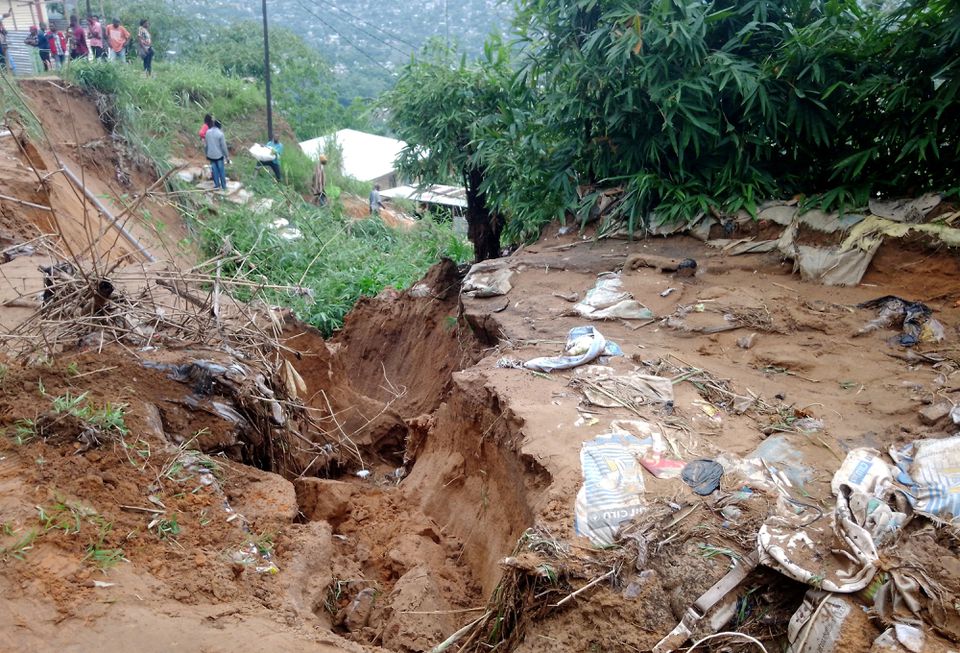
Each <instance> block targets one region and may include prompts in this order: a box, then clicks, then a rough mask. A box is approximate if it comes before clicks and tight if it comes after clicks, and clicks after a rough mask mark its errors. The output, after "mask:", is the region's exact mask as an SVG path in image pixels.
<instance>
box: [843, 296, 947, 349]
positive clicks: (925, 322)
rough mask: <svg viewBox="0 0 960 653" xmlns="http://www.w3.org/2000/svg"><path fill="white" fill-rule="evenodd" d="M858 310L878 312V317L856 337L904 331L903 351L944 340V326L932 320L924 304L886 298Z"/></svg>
mask: <svg viewBox="0 0 960 653" xmlns="http://www.w3.org/2000/svg"><path fill="white" fill-rule="evenodd" d="M857 308H872V309H879V314H878V315H877V317H876V318H875V319H873V320H870V321H869V322H867V324H865V325H864V326H863V327H861V328H860V330H859V331H857V333H856V334H854V335H858V336H859V335H863V334H866V333H871V332H872V331H877V330H879V329H902V333H901V334H900V338H899V343H900V344H901V345H903V346H904V347H912V346H913V345H915V344H917V343H918V342H941V341H942V340H943V339H944V337H945V333H944V329H943V325H942V324H940V323H939V322H937V321H936V320H934V319H933V318H931V314H932V313H933V311H932V310H930V307H929V306H927V305H926V304H923V303H921V302H911V301H908V300H906V299H901V298H900V297H895V296H894V295H885V296H883V297H878V298H877V299H871V300H870V301H868V302H863V303H862V304H857ZM931 322H932V323H933V324H931Z"/></svg>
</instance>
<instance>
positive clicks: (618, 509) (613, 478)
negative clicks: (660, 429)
mask: <svg viewBox="0 0 960 653" xmlns="http://www.w3.org/2000/svg"><path fill="white" fill-rule="evenodd" d="M643 450H644V445H643V443H642V442H641V441H640V440H639V439H637V438H635V437H633V436H632V435H626V434H624V433H607V434H604V435H598V436H597V437H595V438H594V439H593V440H588V441H587V442H584V443H583V445H582V446H581V447H580V468H581V471H582V473H583V486H582V487H581V488H580V491H579V492H577V500H576V506H575V515H576V517H575V523H574V527H575V529H576V532H577V534H578V535H581V536H583V537H587V538H589V539H590V541H591V542H592V543H593V544H594V545H596V546H610V545H612V544H613V543H614V542H615V541H616V535H617V531H618V530H619V528H620V524H622V523H623V522H625V521H628V520H630V519H633V518H634V517H636V516H638V515H640V514H641V513H642V512H643V510H644V507H645V504H644V501H643V493H644V484H643V473H642V468H641V466H640V464H639V463H638V457H639V456H641V455H642V454H643Z"/></svg>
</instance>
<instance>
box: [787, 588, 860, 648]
mask: <svg viewBox="0 0 960 653" xmlns="http://www.w3.org/2000/svg"><path fill="white" fill-rule="evenodd" d="M866 622H867V617H866V615H864V614H863V611H862V610H860V608H859V607H858V606H857V604H856V603H854V602H853V600H852V599H850V597H847V596H842V595H839V594H829V593H827V592H822V591H819V590H809V591H807V593H806V594H805V595H804V597H803V603H802V604H801V605H800V607H799V608H798V609H797V611H796V612H794V613H793V616H792V617H791V618H790V625H789V626H788V627H787V640H788V641H789V642H790V646H789V647H788V648H787V652H788V653H841V652H842V651H844V650H845V649H844V643H843V640H844V639H845V636H847V635H848V633H850V632H851V630H852V629H856V630H857V631H862V629H863V626H865V625H866Z"/></svg>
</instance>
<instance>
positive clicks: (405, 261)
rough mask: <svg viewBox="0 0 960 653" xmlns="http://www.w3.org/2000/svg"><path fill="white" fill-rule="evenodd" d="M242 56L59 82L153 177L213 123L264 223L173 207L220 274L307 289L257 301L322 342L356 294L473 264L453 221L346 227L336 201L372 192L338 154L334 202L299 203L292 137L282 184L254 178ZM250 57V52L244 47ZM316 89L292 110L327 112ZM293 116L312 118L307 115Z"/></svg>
mask: <svg viewBox="0 0 960 653" xmlns="http://www.w3.org/2000/svg"><path fill="white" fill-rule="evenodd" d="M234 36H237V38H240V37H243V38H252V36H253V33H252V30H247V29H244V30H237V31H236V32H235V34H234ZM280 40H281V41H282V40H283V39H280ZM198 47H200V49H202V48H203V47H205V46H198ZM245 47H246V46H245ZM288 47H290V46H288ZM243 49H244V48H242V47H239V46H237V47H231V48H230V52H229V53H226V54H221V55H219V56H221V57H222V59H217V60H216V61H217V62H218V64H217V67H219V68H220V69H221V70H218V69H217V67H214V68H213V69H211V68H210V67H209V66H208V67H206V68H204V67H200V66H198V65H195V64H191V63H169V62H168V63H159V64H157V66H156V67H155V71H154V72H155V74H154V76H153V77H145V76H144V75H142V74H141V73H139V72H138V71H137V70H136V69H135V68H134V67H133V66H127V67H124V66H117V65H113V64H109V63H104V62H92V63H88V62H78V63H76V64H74V65H73V66H72V67H71V68H70V69H69V71H68V72H67V76H68V78H69V79H70V80H71V81H73V82H74V83H76V84H78V85H80V86H82V87H84V88H86V89H88V90H90V91H93V92H95V93H98V94H99V97H100V102H101V104H102V105H103V107H104V108H105V109H106V117H107V121H108V122H110V123H112V125H111V126H114V127H115V128H116V130H117V132H118V133H119V134H120V135H122V136H123V137H124V138H125V140H126V141H127V143H128V144H129V146H130V147H131V148H132V150H133V151H134V152H136V153H139V154H141V155H143V156H144V157H146V158H147V160H149V161H152V162H153V163H154V164H155V165H156V167H157V168H158V169H160V170H161V171H163V170H166V169H168V168H169V164H168V163H167V160H168V159H169V157H170V156H171V154H174V155H175V154H178V153H180V152H181V151H182V148H184V147H187V148H190V147H193V143H198V139H197V137H196V129H197V128H199V124H200V119H201V117H202V116H203V114H204V113H207V112H210V113H212V114H214V115H216V116H218V118H219V119H221V120H222V121H223V122H224V127H225V131H226V134H227V138H228V141H229V142H230V143H231V145H232V150H233V152H232V155H233V159H234V161H233V163H232V165H230V166H228V169H227V174H228V176H229V177H230V178H232V179H239V180H240V181H242V182H243V184H244V186H245V187H246V188H247V189H248V190H250V191H252V192H253V193H254V194H255V195H256V196H257V198H258V199H270V200H272V201H273V205H272V207H271V208H270V210H269V212H268V214H267V213H263V214H258V213H257V212H256V211H255V210H254V208H253V207H252V206H251V207H242V206H238V205H235V204H233V203H231V202H228V201H213V200H212V199H211V198H209V197H207V196H203V195H197V194H196V193H193V192H190V193H187V192H184V193H182V194H180V195H179V196H178V198H179V204H180V208H181V209H182V212H183V213H184V215H186V216H187V217H188V224H189V226H190V227H191V228H192V229H193V231H194V234H195V237H196V239H197V241H198V243H199V245H200V248H201V250H202V251H203V253H204V254H206V255H210V256H216V255H218V254H222V253H223V252H224V247H225V246H227V245H229V248H228V250H227V251H231V248H232V253H233V254H234V256H233V257H232V258H231V260H232V261H233V262H232V263H229V264H228V265H227V266H226V268H225V270H224V272H225V273H228V274H230V273H233V274H243V275H245V276H246V278H248V279H249V280H253V281H256V282H258V283H263V284H264V285H266V286H296V287H301V288H303V292H302V293H298V294H296V295H295V296H293V297H290V296H288V295H286V294H284V293H283V292H281V291H277V290H269V289H267V290H265V291H264V294H266V296H267V298H268V300H270V301H276V302H277V303H282V304H286V305H291V306H292V307H293V308H294V309H295V311H296V312H297V314H298V316H299V317H301V318H302V319H304V320H305V321H307V322H308V323H310V324H313V325H314V326H316V327H318V328H319V329H321V330H322V331H323V332H325V333H330V332H331V331H333V330H334V329H336V328H338V327H339V326H340V325H341V323H342V320H343V316H344V315H345V314H346V313H347V312H348V311H349V310H350V309H351V308H352V306H353V304H354V303H355V302H356V300H357V299H358V298H359V297H361V296H365V295H376V294H377V293H379V292H380V291H381V290H383V288H385V287H388V286H394V287H397V288H404V287H406V286H408V285H410V284H411V283H412V282H414V281H415V280H416V279H418V278H420V277H421V276H422V275H423V273H424V272H425V271H426V270H427V268H428V267H429V266H430V265H432V264H433V263H435V262H437V261H438V260H439V259H440V257H443V256H449V257H451V258H453V259H455V260H457V261H458V262H462V261H466V260H468V259H469V258H470V257H471V250H470V247H469V245H467V244H466V243H464V242H463V241H462V240H461V239H460V238H459V237H457V236H456V235H454V233H453V231H452V227H451V225H449V224H440V223H437V222H434V221H433V220H431V219H429V218H425V219H424V220H422V221H420V223H419V224H418V225H416V227H415V228H412V229H410V230H408V231H398V230H394V229H391V228H389V227H386V226H385V225H384V224H383V223H381V222H380V221H379V220H364V221H360V222H353V221H352V220H350V219H349V218H347V217H346V216H345V215H344V213H343V208H342V206H341V204H340V202H339V199H340V195H341V192H344V191H352V192H354V193H356V194H359V195H361V197H363V198H364V199H365V196H366V194H367V193H368V192H369V190H370V188H369V185H367V184H359V183H357V182H355V181H352V180H348V179H344V178H343V177H342V176H341V174H340V172H339V170H338V161H339V152H337V151H336V150H335V149H331V151H330V153H329V159H330V161H329V163H328V166H327V170H328V185H327V188H328V199H329V200H330V205H329V206H327V207H324V208H319V207H316V206H314V205H313V204H311V203H309V202H307V201H305V199H304V195H306V196H308V197H309V196H310V195H309V193H310V188H309V187H310V182H311V179H312V176H313V171H314V164H313V162H312V161H310V160H309V159H308V158H307V157H306V155H304V154H303V152H302V151H301V150H300V148H299V147H297V145H296V143H295V142H293V141H292V139H290V138H289V137H288V138H286V139H284V140H285V144H286V147H285V149H284V154H283V158H282V170H283V180H282V183H280V184H278V183H277V182H276V181H275V180H274V178H273V176H272V175H271V174H269V173H268V172H266V171H264V170H263V169H257V168H256V164H255V161H254V160H253V159H252V158H251V157H250V156H247V155H246V154H245V153H244V152H242V151H241V148H242V147H243V146H244V145H245V144H247V143H249V142H251V141H254V140H257V141H261V142H262V141H263V140H264V139H263V136H264V129H263V128H264V124H265V121H264V116H263V110H264V108H265V99H264V96H263V93H262V90H261V89H260V87H259V86H258V85H257V84H255V83H249V82H245V81H243V79H241V78H240V77H239V76H240V75H253V76H256V74H257V68H256V66H257V65H258V64H257V62H256V61H255V60H254V59H250V58H244V57H238V58H234V57H233V55H234V54H237V50H243ZM247 49H255V48H253V46H252V45H250V46H249V48H247ZM292 52H293V54H292V55H291V56H292V57H293V58H295V59H298V60H300V59H303V60H304V61H306V62H307V63H309V62H310V59H309V57H307V58H306V59H304V57H306V53H304V52H300V51H292ZM211 56H213V54H211ZM302 63H303V62H302V61H301V62H300V63H298V64H296V65H301V64H302ZM291 65H293V64H291ZM222 70H226V71H227V73H229V74H227V73H224V72H222ZM296 70H299V72H298V73H297V76H298V77H299V78H304V77H310V76H311V75H313V76H314V77H315V76H316V75H315V74H314V73H311V72H309V71H307V70H305V69H304V70H301V69H296ZM280 76H281V77H282V73H281V75H280ZM290 83H291V84H293V80H291V82H290ZM314 90H315V89H313V90H311V87H310V86H309V85H305V86H303V90H302V92H303V93H304V94H307V95H302V97H300V96H298V98H297V102H293V101H292V100H291V102H293V104H297V105H298V106H299V105H302V104H303V105H312V106H303V107H302V108H301V109H298V111H307V110H310V111H313V110H320V111H321V112H322V111H323V107H324V106H327V105H324V104H322V103H321V102H320V101H319V100H316V98H315V99H314V100H316V101H314V100H311V99H310V98H311V97H312V96H310V95H308V94H309V93H312V92H314ZM301 100H305V102H302V101H301ZM280 109H281V110H280V112H279V113H280V115H281V116H284V117H289V114H286V113H285V112H284V111H283V107H282V106H281V107H280ZM293 117H294V118H295V119H297V120H307V121H309V120H312V118H309V117H308V116H305V114H303V113H299V114H294V116H293ZM185 144H186V145H185ZM197 147H199V144H198V145H197ZM198 154H199V153H198ZM194 158H199V157H197V156H194ZM171 186H172V187H173V189H174V190H180V191H193V190H194V189H193V188H192V187H188V186H186V185H183V184H181V183H180V182H177V181H171ZM360 201H363V200H360ZM281 220H285V221H286V223H287V224H288V225H290V226H291V227H293V228H295V229H297V230H298V231H299V232H300V234H301V237H300V238H297V239H293V240H288V239H286V238H284V237H283V236H282V235H281V232H280V231H279V230H278V229H277V228H276V227H275V226H273V225H274V223H275V222H277V221H281ZM252 297H253V294H252V291H251V293H248V294H246V295H243V298H244V299H250V298H252ZM74 399H75V398H74ZM67 408H68V407H67Z"/></svg>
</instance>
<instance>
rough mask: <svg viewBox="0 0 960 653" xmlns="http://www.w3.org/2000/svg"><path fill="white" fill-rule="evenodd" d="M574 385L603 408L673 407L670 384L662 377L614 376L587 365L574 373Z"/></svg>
mask: <svg viewBox="0 0 960 653" xmlns="http://www.w3.org/2000/svg"><path fill="white" fill-rule="evenodd" d="M574 382H575V384H576V385H577V387H579V389H580V391H581V392H582V393H583V395H584V397H586V399H587V401H588V402H590V403H591V404H593V405H594V406H600V407H602V408H622V407H623V406H626V405H631V404H648V403H660V404H672V403H673V383H672V382H671V381H670V379H666V378H664V377H662V376H652V375H650V374H641V373H639V372H627V373H626V374H617V373H616V372H615V371H614V370H613V369H611V368H608V367H601V366H597V365H590V366H587V367H584V368H581V369H579V370H577V372H576V373H575V375H574Z"/></svg>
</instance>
